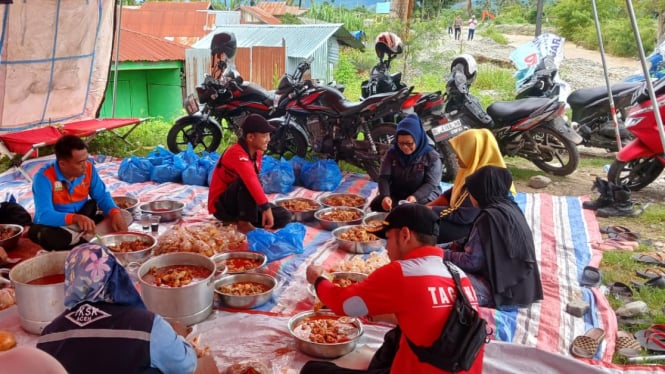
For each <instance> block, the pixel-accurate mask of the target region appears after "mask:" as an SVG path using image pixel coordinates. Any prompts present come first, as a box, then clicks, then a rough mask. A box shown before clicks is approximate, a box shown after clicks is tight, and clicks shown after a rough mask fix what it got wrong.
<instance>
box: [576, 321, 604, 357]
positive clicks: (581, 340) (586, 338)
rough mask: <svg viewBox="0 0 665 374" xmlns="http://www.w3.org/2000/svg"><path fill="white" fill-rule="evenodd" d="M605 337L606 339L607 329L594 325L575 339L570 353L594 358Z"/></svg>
mask: <svg viewBox="0 0 665 374" xmlns="http://www.w3.org/2000/svg"><path fill="white" fill-rule="evenodd" d="M603 339H605V330H603V329H601V328H598V327H594V328H592V329H590V330H589V331H587V332H585V333H584V335H580V336H578V337H576V338H575V339H574V340H573V343H572V344H571V345H570V353H571V354H572V355H573V356H575V357H581V358H593V356H595V354H596V352H597V351H598V347H600V344H601V343H602V342H603Z"/></svg>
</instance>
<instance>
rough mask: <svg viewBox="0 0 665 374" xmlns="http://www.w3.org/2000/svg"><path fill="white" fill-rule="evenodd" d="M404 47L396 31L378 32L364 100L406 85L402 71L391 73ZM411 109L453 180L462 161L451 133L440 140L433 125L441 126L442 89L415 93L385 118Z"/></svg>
mask: <svg viewBox="0 0 665 374" xmlns="http://www.w3.org/2000/svg"><path fill="white" fill-rule="evenodd" d="M402 49H403V45H402V40H401V39H400V38H399V37H398V36H397V35H395V34H394V33H391V32H383V33H381V34H379V36H377V38H376V43H375V44H374V50H375V52H376V56H377V57H378V58H379V62H378V63H377V64H376V65H375V66H374V67H373V68H372V70H371V73H370V79H369V80H366V81H363V82H362V85H361V99H362V100H364V99H366V98H368V97H370V96H372V95H376V94H381V93H387V92H397V91H399V90H401V89H403V88H405V87H406V84H404V83H403V82H402V81H401V80H402V73H401V72H398V73H395V74H391V73H390V63H391V62H392V60H393V59H395V57H397V56H398V55H399V54H401V53H402ZM410 112H415V113H416V114H418V117H419V118H420V121H421V123H422V124H423V128H424V129H425V131H426V132H427V134H428V136H429V139H430V143H431V144H432V146H434V147H435V148H436V150H437V151H438V152H439V154H440V156H441V180H443V181H452V180H453V179H455V175H456V174H457V170H458V165H457V158H456V156H455V152H454V151H453V149H452V148H451V147H450V144H448V142H447V140H448V139H449V138H450V137H446V138H445V139H441V140H439V141H436V140H434V137H433V134H432V132H431V130H432V127H434V126H437V125H438V124H439V122H440V121H441V119H442V118H443V115H444V113H443V96H442V95H441V91H436V92H431V93H412V94H411V96H410V97H409V98H408V99H407V101H405V103H404V105H403V108H402V111H401V112H400V113H393V114H392V115H393V118H384V120H385V121H390V122H397V121H399V119H400V118H401V117H403V116H406V114H408V113H410ZM453 135H454V134H453ZM453 135H451V137H452V136H453Z"/></svg>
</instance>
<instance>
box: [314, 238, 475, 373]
mask: <svg viewBox="0 0 665 374" xmlns="http://www.w3.org/2000/svg"><path fill="white" fill-rule="evenodd" d="M459 273H460V278H461V281H462V288H463V289H464V291H465V293H466V296H467V298H468V299H469V301H470V302H471V303H472V304H473V305H474V306H476V307H477V301H476V295H475V292H474V291H473V287H472V285H471V281H470V280H469V278H467V277H466V275H464V272H463V271H461V270H459ZM316 293H317V295H318V296H319V298H320V299H321V302H322V303H324V304H325V305H327V306H328V307H329V308H330V309H331V310H332V311H333V312H335V313H336V314H340V315H348V316H354V317H360V316H365V315H370V316H372V315H380V314H390V313H394V314H395V315H396V317H397V320H398V322H399V326H400V328H401V329H402V332H403V334H402V338H401V340H400V344H399V349H398V351H397V354H396V356H395V360H394V361H393V365H392V367H391V370H390V372H391V373H400V374H401V373H419V374H428V373H436V374H441V373H446V372H445V371H443V370H441V369H438V368H436V367H434V366H432V365H430V364H427V363H423V362H420V361H419V360H418V357H417V356H416V355H415V353H413V351H412V350H411V348H409V345H408V343H407V342H406V338H405V336H404V335H406V336H408V337H409V339H411V341H412V342H414V343H415V344H416V345H420V346H426V347H429V346H431V345H432V343H434V341H435V340H436V339H437V338H438V337H439V334H440V333H441V331H442V330H443V326H444V325H445V322H446V321H447V319H448V315H449V314H450V311H451V310H452V307H453V303H454V301H455V294H456V291H455V280H454V279H453V278H452V275H451V274H450V272H448V269H447V268H446V266H445V265H444V264H443V251H442V250H441V248H438V247H433V246H425V247H421V248H417V249H414V250H413V251H411V252H410V253H409V254H408V255H407V256H406V258H405V259H403V260H398V261H392V262H391V263H390V264H388V265H385V266H383V267H380V268H378V269H377V270H375V271H374V272H373V273H371V274H370V275H369V276H368V277H367V279H366V280H364V281H362V282H359V283H356V284H353V285H351V286H349V287H346V288H341V287H337V286H335V285H334V284H333V283H332V282H330V281H328V280H322V281H320V282H318V283H317V286H316ZM483 355H484V349H483V351H481V352H480V353H479V354H478V357H477V358H476V361H475V362H474V364H473V366H472V367H471V370H469V371H468V372H465V373H474V374H477V373H482V369H483Z"/></svg>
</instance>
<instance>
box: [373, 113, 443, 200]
mask: <svg viewBox="0 0 665 374" xmlns="http://www.w3.org/2000/svg"><path fill="white" fill-rule="evenodd" d="M396 134H397V139H396V143H395V144H393V145H392V147H391V148H390V149H389V150H388V152H386V154H385V156H384V157H383V160H382V161H381V171H380V176H379V194H378V196H376V197H375V198H374V200H372V202H371V204H370V208H371V209H372V210H373V211H375V212H389V211H390V210H391V209H392V208H394V207H395V206H397V204H398V203H399V201H400V200H406V201H408V202H411V203H418V204H426V203H428V202H430V201H432V200H434V199H435V198H436V197H437V196H439V195H440V194H441V184H440V182H441V159H440V157H439V153H438V152H437V151H436V150H435V149H434V148H432V146H430V145H429V144H428V142H427V135H426V133H425V130H424V129H423V125H422V123H421V122H420V118H418V115H416V114H413V113H412V114H409V115H408V116H406V118H404V119H403V120H401V121H400V122H399V124H397V131H396Z"/></svg>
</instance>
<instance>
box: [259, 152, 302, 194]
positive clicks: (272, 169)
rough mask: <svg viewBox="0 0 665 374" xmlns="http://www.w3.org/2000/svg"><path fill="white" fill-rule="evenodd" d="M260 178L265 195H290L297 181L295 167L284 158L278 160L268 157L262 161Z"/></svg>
mask: <svg viewBox="0 0 665 374" xmlns="http://www.w3.org/2000/svg"><path fill="white" fill-rule="evenodd" d="M259 178H260V179H261V184H262V185H263V191H264V192H265V193H275V192H278V193H288V192H289V191H291V189H293V184H294V183H295V181H296V177H295V175H293V167H292V166H291V164H290V163H289V162H288V161H286V160H285V159H284V158H282V159H281V160H276V159H275V158H273V157H270V156H266V155H264V156H263V159H262V164H261V173H260V175H259Z"/></svg>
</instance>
